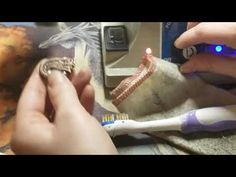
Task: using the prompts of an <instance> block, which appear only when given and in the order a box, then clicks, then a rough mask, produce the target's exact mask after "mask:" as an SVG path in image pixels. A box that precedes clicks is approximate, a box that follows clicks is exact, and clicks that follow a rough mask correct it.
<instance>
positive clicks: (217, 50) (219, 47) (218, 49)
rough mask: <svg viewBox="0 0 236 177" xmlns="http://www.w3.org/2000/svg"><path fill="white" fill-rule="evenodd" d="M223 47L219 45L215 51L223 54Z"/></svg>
mask: <svg viewBox="0 0 236 177" xmlns="http://www.w3.org/2000/svg"><path fill="white" fill-rule="evenodd" d="M222 49H223V48H222V46H220V45H217V46H216V47H215V50H216V52H218V53H219V52H221V51H222Z"/></svg>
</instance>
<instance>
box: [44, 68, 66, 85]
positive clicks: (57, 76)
mask: <svg viewBox="0 0 236 177" xmlns="http://www.w3.org/2000/svg"><path fill="white" fill-rule="evenodd" d="M64 80H65V75H64V74H63V73H62V72H60V71H57V70H52V71H51V74H49V76H48V83H49V85H54V84H61V83H63V82H64Z"/></svg>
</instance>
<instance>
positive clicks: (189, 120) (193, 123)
mask: <svg viewBox="0 0 236 177" xmlns="http://www.w3.org/2000/svg"><path fill="white" fill-rule="evenodd" d="M231 129H236V121H234V120H223V121H218V122H216V123H213V124H210V125H205V124H201V123H200V122H199V121H198V119H197V117H196V111H191V112H189V113H187V115H186V117H185V118H184V119H183V122H182V125H181V130H182V132H183V133H192V132H203V131H207V132H220V131H223V130H231Z"/></svg>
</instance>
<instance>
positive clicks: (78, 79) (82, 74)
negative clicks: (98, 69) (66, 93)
mask: <svg viewBox="0 0 236 177" xmlns="http://www.w3.org/2000/svg"><path fill="white" fill-rule="evenodd" d="M90 79H91V71H90V70H88V69H81V70H80V71H79V72H78V73H76V74H74V75H73V77H72V80H71V82H72V83H73V85H74V86H75V89H76V91H77V94H78V96H79V97H80V95H81V92H82V90H83V89H84V87H85V86H86V85H87V84H89V82H90Z"/></svg>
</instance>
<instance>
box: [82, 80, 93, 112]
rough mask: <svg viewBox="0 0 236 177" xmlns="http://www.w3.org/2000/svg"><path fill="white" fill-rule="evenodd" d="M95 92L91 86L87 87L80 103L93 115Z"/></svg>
mask: <svg viewBox="0 0 236 177" xmlns="http://www.w3.org/2000/svg"><path fill="white" fill-rule="evenodd" d="M94 99H95V92H94V89H93V87H92V86H91V85H89V84H88V85H86V86H85V88H84V90H83V91H82V93H81V97H80V102H81V104H82V106H84V108H85V109H86V111H88V112H89V113H90V114H92V113H93V107H94Z"/></svg>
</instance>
